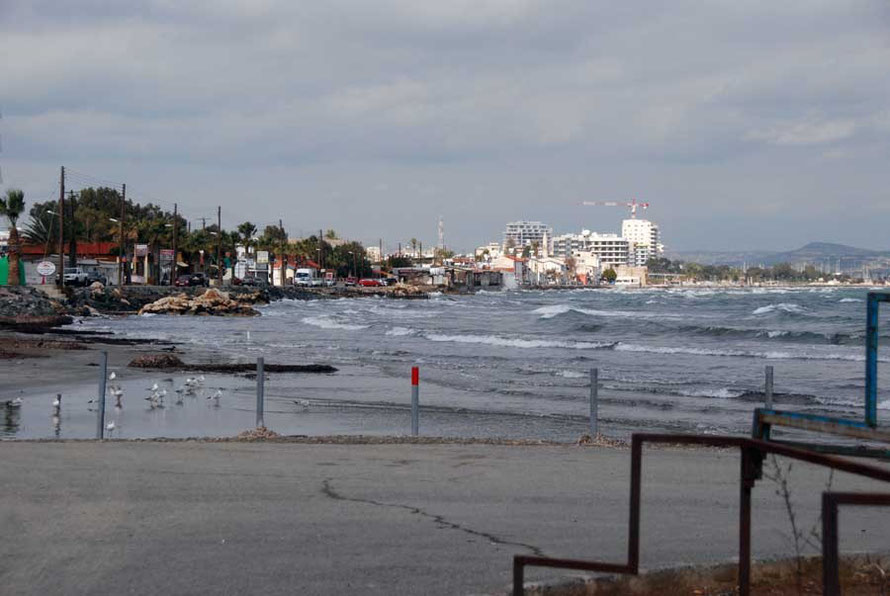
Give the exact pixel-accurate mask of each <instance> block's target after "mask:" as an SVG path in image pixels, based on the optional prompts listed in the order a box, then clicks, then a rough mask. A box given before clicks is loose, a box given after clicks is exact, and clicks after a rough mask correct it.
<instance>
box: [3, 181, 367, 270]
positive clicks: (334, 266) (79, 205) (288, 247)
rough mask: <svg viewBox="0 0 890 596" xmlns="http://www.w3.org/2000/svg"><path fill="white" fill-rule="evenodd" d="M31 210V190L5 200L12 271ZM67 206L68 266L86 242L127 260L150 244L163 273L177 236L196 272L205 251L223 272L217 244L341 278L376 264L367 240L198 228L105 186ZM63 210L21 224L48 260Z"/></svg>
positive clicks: (45, 210) (227, 251) (41, 210)
mask: <svg viewBox="0 0 890 596" xmlns="http://www.w3.org/2000/svg"><path fill="white" fill-rule="evenodd" d="M24 208H25V201H24V193H22V191H20V190H10V191H8V192H7V195H6V197H5V198H0V216H3V215H5V216H7V218H8V219H9V220H10V223H11V224H12V225H11V227H10V242H9V245H10V249H9V252H10V266H11V267H12V260H13V259H15V262H16V265H15V266H16V268H17V267H18V255H19V252H20V251H19V248H18V247H19V239H18V236H17V233H16V222H17V221H18V219H19V217H20V216H21V215H22V213H23V212H24ZM64 209H65V213H64V218H63V221H62V228H63V230H62V231H63V234H64V240H65V244H66V253H67V255H68V263H67V266H70V267H74V266H76V265H77V255H78V248H77V247H78V244H79V243H100V242H111V243H114V244H115V246H114V247H113V248H112V249H111V250H110V251H109V253H110V254H111V255H113V256H118V255H120V253H121V245H123V247H122V248H123V254H124V255H125V256H127V255H129V256H130V257H132V255H133V251H134V247H135V245H137V244H141V245H147V246H148V255H149V262H150V267H151V269H152V273H153V274H155V275H156V274H157V273H158V271H159V261H160V251H161V249H171V248H173V238H174V235H175V236H176V249H177V253H179V256H180V257H181V258H182V260H183V261H184V262H185V263H186V264H187V265H188V266H189V270H195V269H196V268H197V267H198V264H199V263H200V262H201V261H202V254H201V252H202V251H203V262H204V264H205V267H210V268H216V267H217V266H219V265H220V264H219V263H217V262H216V261H217V248H218V247H219V250H220V252H221V256H223V257H227V256H228V257H229V258H230V259H232V257H234V255H235V252H236V246H239V245H240V246H244V247H245V248H246V249H248V251H249V252H251V253H254V254H255V252H256V251H268V252H269V257H270V262H273V263H274V262H277V261H278V260H280V259H287V260H288V261H290V262H296V263H297V265H298V266H299V265H301V264H308V262H310V261H311V262H314V263H316V264H318V265H320V266H321V267H323V268H325V269H328V270H333V271H335V272H336V275H337V276H338V277H346V276H348V275H356V276H368V275H370V273H371V263H370V261H369V260H368V257H367V254H366V251H365V248H364V246H362V244H361V243H360V242H356V241H344V240H341V239H340V238H338V236H337V233H336V232H335V231H334V230H332V229H329V230H327V232H325V233H324V234H323V235H312V236H309V237H308V238H300V239H293V240H292V239H291V238H290V237H289V236H288V233H287V231H286V230H285V229H284V228H283V227H282V226H275V225H267V226H265V227H264V228H263V230H259V229H258V228H257V226H256V225H254V224H253V223H251V222H250V221H245V222H243V223H241V224H239V225H238V226H237V227H236V228H235V229H233V230H227V229H225V228H223V229H219V226H217V225H216V224H210V225H202V226H201V227H194V229H192V228H191V227H190V226H189V223H188V221H187V220H186V219H185V218H184V217H182V215H179V214H174V213H171V212H170V211H167V210H165V209H163V208H162V207H161V206H159V205H155V204H153V203H150V202H149V203H146V204H139V203H136V202H134V201H132V200H131V199H124V198H123V197H122V195H121V193H120V192H118V191H117V190H116V189H114V188H106V187H98V188H85V189H82V190H80V191H79V192H76V193H74V192H72V193H70V194H69V195H68V196H66V198H65V201H64ZM58 211H59V202H58V201H46V202H36V203H33V204H32V205H31V207H30V209H29V210H28V216H29V219H28V221H27V222H25V223H24V225H23V227H22V236H23V239H24V241H25V242H27V243H28V244H30V245H36V246H43V247H44V252H45V254H47V255H48V254H50V253H52V252H55V251H57V250H58V244H59V215H60V214H59V212H58ZM121 221H123V224H121ZM14 237H15V239H13V238H14ZM13 247H15V249H13ZM232 260H233V259H232ZM230 262H231V261H230ZM156 279H157V277H156Z"/></svg>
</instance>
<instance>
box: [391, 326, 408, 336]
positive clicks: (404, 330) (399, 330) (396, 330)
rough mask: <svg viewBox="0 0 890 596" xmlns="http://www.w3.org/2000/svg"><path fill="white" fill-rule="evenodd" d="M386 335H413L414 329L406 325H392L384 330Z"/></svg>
mask: <svg viewBox="0 0 890 596" xmlns="http://www.w3.org/2000/svg"><path fill="white" fill-rule="evenodd" d="M386 335H391V336H393V337H403V336H405V335H414V330H413V329H410V328H408V327H393V328H392V329H389V330H388V331H387V332H386Z"/></svg>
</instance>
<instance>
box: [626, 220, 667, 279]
mask: <svg viewBox="0 0 890 596" xmlns="http://www.w3.org/2000/svg"><path fill="white" fill-rule="evenodd" d="M621 236H622V237H624V238H626V239H627V241H628V243H629V247H628V249H629V256H630V263H629V264H631V265H636V266H639V267H641V266H643V265H645V264H646V263H647V262H648V261H649V259H651V258H654V257H657V256H659V255H660V254H662V253H663V252H664V247H663V246H662V245H661V244H660V238H659V232H658V224H655V223H653V222H651V221H649V220H648V219H625V220H624V221H623V222H621Z"/></svg>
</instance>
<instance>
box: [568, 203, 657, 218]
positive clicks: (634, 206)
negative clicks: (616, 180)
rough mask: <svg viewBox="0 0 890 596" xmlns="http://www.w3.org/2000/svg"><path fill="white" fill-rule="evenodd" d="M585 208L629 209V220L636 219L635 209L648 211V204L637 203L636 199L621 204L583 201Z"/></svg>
mask: <svg viewBox="0 0 890 596" xmlns="http://www.w3.org/2000/svg"><path fill="white" fill-rule="evenodd" d="M582 204H583V205H586V206H587V207H630V218H631V219H636V218H637V207H640V208H642V209H648V208H649V203H637V200H636V199H631V200H630V202H629V203H621V202H619V201H584V203H582Z"/></svg>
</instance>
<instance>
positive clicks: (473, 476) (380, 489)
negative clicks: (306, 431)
mask: <svg viewBox="0 0 890 596" xmlns="http://www.w3.org/2000/svg"><path fill="white" fill-rule="evenodd" d="M629 460H630V453H629V451H627V450H609V449H592V448H583V449H582V448H577V447H506V446H503V447H502V446H485V445H470V446H467V445H376V446H370V445H351V446H346V445H297V444H280V443H279V444H245V443H200V442H174V443H150V442H149V443H125V442H109V443H102V444H99V443H88V442H82V443H14V442H6V443H0V478H2V485H0V528H2V529H3V531H2V540H0V592H2V593H4V594H7V593H9V594H111V593H114V594H123V593H133V594H158V593H167V594H201V593H208V594H209V593H214V594H222V593H225V594H244V593H265V594H279V593H282V594H283V593H288V594H294V593H298V594H348V593H360V594H478V593H491V592H498V591H505V590H506V589H507V588H508V586H509V583H510V572H511V558H512V555H513V554H514V553H531V552H539V553H544V554H547V555H552V556H573V557H591V558H594V557H595V558H600V559H606V560H614V561H619V562H620V561H622V560H623V558H624V553H625V548H626V546H625V545H626V526H627V496H628V469H629ZM643 464H644V492H643V506H644V509H643V517H642V521H643V537H642V544H643V550H642V564H643V566H644V567H649V568H652V567H656V566H663V565H670V564H675V563H680V562H705V561H721V560H726V559H729V558H732V557H733V556H734V554H735V552H736V546H737V534H736V519H737V511H738V510H737V500H738V487H737V473H738V460H737V456H736V454H735V453H734V452H713V451H710V452H707V451H692V450H679V449H677V450H673V449H670V450H650V451H649V452H647V455H646V457H645V458H644V462H643ZM791 475H792V481H793V482H792V485H793V490H794V491H795V492H794V495H795V500H796V501H798V503H797V504H796V505H795V507H796V511H797V514H798V518H799V523H800V524H801V526H802V527H803V528H804V529H809V527H810V526H811V525H812V524H813V522H814V521H815V519H816V517H815V512H816V510H817V504H818V500H817V493H818V492H819V491H821V490H822V489H823V487H824V483H825V479H826V476H827V474H826V473H825V472H823V471H821V470H816V469H815V468H811V467H808V466H805V465H803V464H800V465H799V466H798V465H797V464H795V468H794V469H793V471H792V473H791ZM835 486H836V487H844V488H852V487H856V488H866V487H874V485H872V484H869V483H866V482H864V481H858V480H855V479H850V478H849V477H845V476H839V477H837V478H836V480H835ZM773 492H774V487H773V486H771V485H770V484H769V482H767V481H762V482H761V483H759V484H758V487H757V489H756V490H755V503H754V507H755V522H754V536H755V544H754V549H755V555H756V556H758V557H765V556H770V555H789V554H791V553H792V552H793V551H792V549H791V547H790V546H789V545H788V541H787V536H788V535H789V532H788V530H787V527H788V520H787V517H786V514H785V513H784V504H783V502H782V501H781V500H779V499H778V498H777V497H776V496H775V495H774V494H773ZM841 525H842V541H843V548H844V549H845V550H848V551H849V550H853V549H881V550H888V548H890V547H888V541H890V539H888V536H890V516H887V514H886V512H881V511H879V510H863V511H860V512H855V513H854V512H850V513H847V512H844V513H843V514H842V522H841ZM541 577H552V575H548V572H546V571H543V572H542V571H537V572H536V571H534V570H533V571H532V572H531V573H530V579H534V578H541Z"/></svg>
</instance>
